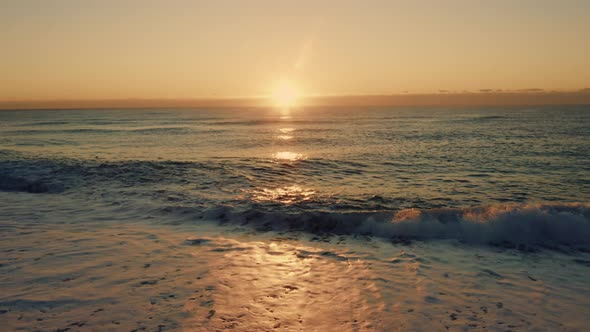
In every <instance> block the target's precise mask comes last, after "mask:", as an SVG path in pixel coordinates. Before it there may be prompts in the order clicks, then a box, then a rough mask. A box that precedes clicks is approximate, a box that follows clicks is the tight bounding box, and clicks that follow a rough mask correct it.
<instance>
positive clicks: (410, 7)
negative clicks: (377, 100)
mask: <svg viewBox="0 0 590 332" xmlns="http://www.w3.org/2000/svg"><path fill="white" fill-rule="evenodd" d="M1 6H2V7H1V10H0V41H1V42H2V52H1V54H0V72H1V73H2V74H1V75H0V101H1V100H48V99H70V100H80V99H125V98H141V99H158V98H181V99H183V98H186V99H194V98H230V97H254V96H263V95H267V94H269V92H270V90H271V89H272V86H273V84H274V83H273V82H276V81H278V80H282V79H287V80H290V81H293V82H295V83H294V84H296V85H297V86H298V87H299V89H300V90H302V92H303V93H305V94H312V95H334V94H336V95H348V94H353V95H362V94H397V93H404V92H406V91H409V92H411V93H427V92H438V91H439V90H450V91H456V92H461V91H464V90H469V91H479V90H480V89H486V88H491V89H510V90H517V89H526V88H542V89H560V90H578V89H581V88H587V87H589V86H590V56H589V55H590V43H589V42H588V41H587V38H588V31H590V1H546V0H536V1H531V0H521V1H503V0H498V1H487V2H482V1H467V0H465V1H346V0H341V1H270V0H268V1H266V0H265V1H263V0H251V1H237V0H235V1H227V0H220V1H147V0H145V1H143V0H142V1H122V0H119V1H111V0H102V1H91V0H86V1H64V0H54V1H30V0H8V1H7V0H5V1H2V5H1Z"/></svg>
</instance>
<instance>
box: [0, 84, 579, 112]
mask: <svg viewBox="0 0 590 332" xmlns="http://www.w3.org/2000/svg"><path fill="white" fill-rule="evenodd" d="M587 104H590V88H583V89H578V90H570V91H558V90H544V89H537V88H531V89H519V90H500V89H480V90H479V91H477V92H471V91H462V92H456V91H448V90H439V92H437V93H411V92H405V93H394V94H384V93H382V94H332V95H307V96H302V97H301V98H300V102H299V105H298V107H311V108H313V107H363V106H364V107H371V106H527V105H528V106H541V105H587ZM199 107H210V108H231V107H246V108H270V107H273V106H272V102H271V101H270V99H269V98H268V97H267V96H252V97H218V98H136V97H130V98H102V99H57V98H56V99H31V100H26V99H22V100H18V99H15V100H0V110H4V111H6V110H56V109H107V108H122V109H136V108H199ZM295 108H297V107H295Z"/></svg>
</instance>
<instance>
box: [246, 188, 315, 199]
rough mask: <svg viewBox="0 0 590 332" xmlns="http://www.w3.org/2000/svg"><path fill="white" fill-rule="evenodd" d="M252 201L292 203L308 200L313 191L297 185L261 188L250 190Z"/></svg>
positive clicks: (311, 196)
mask: <svg viewBox="0 0 590 332" xmlns="http://www.w3.org/2000/svg"><path fill="white" fill-rule="evenodd" d="M251 194H252V201H254V202H278V203H283V204H293V203H298V202H304V201H308V200H310V199H312V198H313V196H314V195H315V191H314V190H312V189H309V188H303V187H301V186H298V185H293V186H286V187H281V188H262V189H256V190H254V191H252V192H251Z"/></svg>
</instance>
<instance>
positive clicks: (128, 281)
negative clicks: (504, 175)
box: [0, 220, 590, 331]
mask: <svg viewBox="0 0 590 332" xmlns="http://www.w3.org/2000/svg"><path fill="white" fill-rule="evenodd" d="M2 230H3V231H2V232H1V233H0V252H1V253H2V260H1V262H0V264H1V265H0V271H1V273H2V274H1V278H0V289H1V294H2V295H1V296H0V320H1V321H2V325H3V326H4V329H5V330H6V331H13V330H14V331H105V330H112V331H222V330H233V331H273V330H277V331H408V330H422V331H424V330H431V331H446V330H450V331H463V330H486V331H523V330H537V331H583V330H584V329H585V328H586V327H587V324H588V323H589V318H588V317H587V315H585V313H586V311H587V308H589V307H590V284H589V283H588V276H589V274H590V267H589V266H588V265H589V262H590V259H589V256H588V254H584V253H577V254H575V255H572V254H571V253H568V254H564V253H559V252H549V251H545V252H541V253H523V252H519V251H515V250H501V249H494V250H490V248H486V247H467V246H464V245H461V244H458V243H456V242H449V241H446V242H445V241H438V242H436V241H431V242H414V243H412V244H395V243H394V244H392V243H389V242H386V241H383V240H377V239H372V238H363V237H357V238H353V237H345V236H326V237H322V236H311V235H305V234H296V233H290V234H282V235H281V234H276V233H271V232H269V233H265V234H254V233H252V232H251V231H249V230H248V229H235V228H226V227H220V226H206V227H205V226H195V225H186V224H183V225H164V226H162V225H159V226H156V225H150V224H146V223H122V222H102V223H84V224H76V223H62V224H37V225H35V226H34V227H31V225H22V224H20V223H16V222H10V221H6V220H3V221H2Z"/></svg>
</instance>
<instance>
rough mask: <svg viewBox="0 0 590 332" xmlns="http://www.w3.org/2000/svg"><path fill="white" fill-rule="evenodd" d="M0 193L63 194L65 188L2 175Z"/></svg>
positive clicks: (0, 177) (0, 176) (39, 181)
mask: <svg viewBox="0 0 590 332" xmlns="http://www.w3.org/2000/svg"><path fill="white" fill-rule="evenodd" d="M0 191H17V192H28V193H32V194H40V193H50V192H61V191H63V186H61V185H60V184H55V183H48V182H45V181H42V180H30V179H26V178H22V177H13V176H7V175H0Z"/></svg>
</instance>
